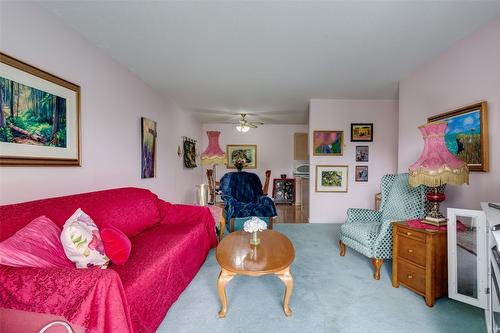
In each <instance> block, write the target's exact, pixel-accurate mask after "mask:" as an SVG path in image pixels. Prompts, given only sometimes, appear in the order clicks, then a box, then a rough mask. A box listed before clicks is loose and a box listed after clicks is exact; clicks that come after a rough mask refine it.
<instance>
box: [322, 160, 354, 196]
mask: <svg viewBox="0 0 500 333" xmlns="http://www.w3.org/2000/svg"><path fill="white" fill-rule="evenodd" d="M338 177H340V182H338V181H339V179H338ZM348 185H349V166H348V165H316V173H315V182H314V191H315V192H319V193H332V192H333V193H347V191H348Z"/></svg>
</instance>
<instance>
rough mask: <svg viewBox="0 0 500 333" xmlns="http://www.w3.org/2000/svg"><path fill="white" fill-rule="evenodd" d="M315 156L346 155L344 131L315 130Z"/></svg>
mask: <svg viewBox="0 0 500 333" xmlns="http://www.w3.org/2000/svg"><path fill="white" fill-rule="evenodd" d="M313 155H314V156H342V155H344V131H314V132H313Z"/></svg>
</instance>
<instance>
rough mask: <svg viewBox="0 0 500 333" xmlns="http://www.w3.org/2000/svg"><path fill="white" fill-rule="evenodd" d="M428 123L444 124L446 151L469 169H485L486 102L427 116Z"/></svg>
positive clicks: (486, 139)
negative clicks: (438, 122)
mask: <svg viewBox="0 0 500 333" xmlns="http://www.w3.org/2000/svg"><path fill="white" fill-rule="evenodd" d="M427 121H428V122H433V121H445V122H447V123H448V127H447V128H446V133H445V137H444V140H445V143H446V147H447V148H448V150H449V151H450V152H451V153H452V154H453V155H455V156H457V157H458V158H460V159H461V160H462V161H464V162H466V163H467V166H468V167H469V170H470V171H488V170H489V163H488V162H489V161H488V153H489V152H488V104H487V103H486V102H480V103H476V104H472V105H468V106H465V107H462V108H460V109H457V110H453V111H450V112H446V113H442V114H438V115H437V116H433V117H429V118H428V119H427Z"/></svg>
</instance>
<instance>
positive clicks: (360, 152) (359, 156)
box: [356, 146, 369, 162]
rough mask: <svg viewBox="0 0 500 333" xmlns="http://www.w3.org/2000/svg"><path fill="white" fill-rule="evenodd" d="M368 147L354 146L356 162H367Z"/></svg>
mask: <svg viewBox="0 0 500 333" xmlns="http://www.w3.org/2000/svg"><path fill="white" fill-rule="evenodd" d="M368 157H369V148H368V146H356V162H368Z"/></svg>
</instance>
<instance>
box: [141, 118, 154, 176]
mask: <svg viewBox="0 0 500 333" xmlns="http://www.w3.org/2000/svg"><path fill="white" fill-rule="evenodd" d="M141 141H142V144H141V178H153V177H155V176H156V121H153V120H151V119H148V118H144V117H142V118H141Z"/></svg>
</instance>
